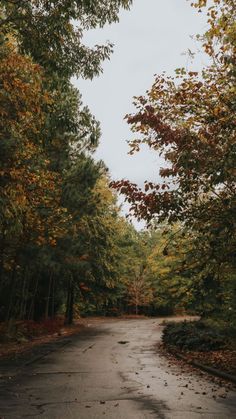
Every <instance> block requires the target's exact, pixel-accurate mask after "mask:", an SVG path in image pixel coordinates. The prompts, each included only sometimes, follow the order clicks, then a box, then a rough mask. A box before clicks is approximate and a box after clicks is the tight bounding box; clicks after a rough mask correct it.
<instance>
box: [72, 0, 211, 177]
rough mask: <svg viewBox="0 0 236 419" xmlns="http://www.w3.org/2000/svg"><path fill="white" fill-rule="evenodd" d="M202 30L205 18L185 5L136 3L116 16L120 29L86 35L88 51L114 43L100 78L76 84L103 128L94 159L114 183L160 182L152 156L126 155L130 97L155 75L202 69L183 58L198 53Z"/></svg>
mask: <svg viewBox="0 0 236 419" xmlns="http://www.w3.org/2000/svg"><path fill="white" fill-rule="evenodd" d="M205 30H206V19H205V17H204V15H203V14H199V13H197V11H196V10H195V9H193V8H191V6H190V1H188V0H134V4H133V6H132V8H131V10H130V11H122V12H121V13H120V22H119V23H117V24H113V25H110V26H106V27H105V28H103V29H98V30H92V31H89V32H88V33H87V34H86V37H85V39H84V41H85V42H86V43H87V44H88V45H94V44H99V43H104V42H106V41H107V40H109V41H111V42H112V43H114V53H113V54H112V56H111V59H110V61H106V62H104V65H103V69H104V71H103V74H102V75H101V76H100V77H98V78H95V79H94V80H92V81H84V80H77V81H75V85H76V86H77V87H78V88H79V90H80V91H81V93H82V96H83V102H84V103H85V104H87V105H88V106H89V108H90V110H91V112H92V113H93V114H94V115H95V117H96V118H97V119H98V120H99V121H100V123H101V129H102V138H101V142H100V146H99V149H98V152H97V156H98V158H101V159H103V160H104V161H105V163H106V165H107V166H108V168H109V170H110V174H111V177H112V178H113V179H122V178H128V179H130V180H131V181H133V182H136V183H138V184H139V185H141V184H142V183H143V182H144V181H145V180H155V179H156V180H157V179H158V171H159V168H160V165H162V162H161V161H160V160H159V159H158V157H157V156H156V155H155V153H153V152H150V151H149V150H148V149H146V150H143V151H142V152H141V153H138V154H136V155H135V156H130V155H128V154H127V153H128V150H129V148H128V145H127V142H126V141H127V140H129V139H131V138H132V137H133V134H132V133H131V132H130V129H129V126H128V125H127V123H126V122H125V121H124V116H125V114H127V113H129V112H132V111H133V110H134V107H133V106H132V101H133V99H132V98H133V96H139V95H142V94H145V92H146V90H148V89H149V88H150V87H151V85H152V83H153V81H154V74H159V73H161V72H162V71H166V72H167V73H169V74H173V73H174V69H175V68H177V67H186V68H187V69H193V68H194V69H200V68H202V67H203V66H204V64H205V62H204V56H202V55H200V56H199V58H197V59H196V60H195V61H194V63H191V60H190V59H189V58H188V56H187V55H186V54H185V52H186V51H187V50H188V49H190V50H191V51H196V50H197V49H198V47H199V46H198V45H197V43H196V41H194V40H193V39H191V35H194V34H197V33H203V32H204V31H205Z"/></svg>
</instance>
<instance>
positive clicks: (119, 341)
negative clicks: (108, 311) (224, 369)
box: [0, 319, 236, 419]
mask: <svg viewBox="0 0 236 419" xmlns="http://www.w3.org/2000/svg"><path fill="white" fill-rule="evenodd" d="M159 324H160V322H159V321H158V320H154V319H147V320H146V319H141V320H136V319H135V320H114V321H107V322H104V323H98V324H97V325H95V326H94V325H91V327H89V328H88V329H87V330H85V331H84V332H82V333H81V334H80V335H78V336H76V337H73V338H70V339H69V340H68V338H67V339H66V340H62V341H61V342H58V343H56V344H51V345H46V346H44V347H43V349H41V350H40V351H39V352H38V353H37V354H34V355H33V358H32V357H31V358H29V362H28V364H27V365H24V366H23V365H22V363H23V361H22V360H21V361H19V362H18V364H14V363H13V364H11V366H10V365H6V364H5V365H2V369H1V373H2V376H1V380H0V382H1V387H0V391H1V393H0V406H1V407H0V418H1V419H2V418H4V419H5V418H12V419H17V418H30V417H32V418H42V419H46V418H47V419H67V418H68V419H77V418H78V419H101V418H108V419H131V418H132V419H146V418H148V419H149V418H160V419H165V418H168V419H172V418H173V419H177V418H181V419H182V418H183V417H184V418H185V419H194V418H207V419H210V418H212V419H213V418H214V419H223V418H224V419H225V418H229V419H233V418H234V417H235V418H236V393H235V392H234V391H232V390H227V388H225V387H224V386H218V385H217V384H215V383H213V382H212V381H211V379H210V378H209V377H208V376H207V375H205V374H203V376H202V377H201V376H200V375H199V374H198V373H193V372H192V371H190V370H188V369H186V370H185V369H184V370H183V369H182V368H181V366H180V365H179V364H177V365H176V364H174V365H173V364H172V363H171V362H170V361H168V360H167V359H166V358H165V357H162V356H159V355H158V353H157V349H156V343H157V342H158V341H159V340H160V336H161V327H160V325H159ZM34 357H36V358H35V359H34ZM9 377H10V378H9Z"/></svg>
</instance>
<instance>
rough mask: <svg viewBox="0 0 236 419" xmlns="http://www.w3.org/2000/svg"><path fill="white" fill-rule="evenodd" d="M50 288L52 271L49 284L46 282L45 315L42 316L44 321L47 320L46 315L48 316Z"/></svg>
mask: <svg viewBox="0 0 236 419" xmlns="http://www.w3.org/2000/svg"><path fill="white" fill-rule="evenodd" d="M51 287H52V271H50V276H49V282H48V293H47V297H46V304H45V314H44V318H45V320H47V319H48V314H49V301H50V294H51Z"/></svg>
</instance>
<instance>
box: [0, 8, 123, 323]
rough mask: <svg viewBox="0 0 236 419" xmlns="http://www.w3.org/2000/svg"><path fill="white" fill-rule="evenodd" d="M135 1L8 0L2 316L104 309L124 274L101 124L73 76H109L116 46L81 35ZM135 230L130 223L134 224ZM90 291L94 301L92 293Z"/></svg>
mask: <svg viewBox="0 0 236 419" xmlns="http://www.w3.org/2000/svg"><path fill="white" fill-rule="evenodd" d="M130 4H131V1H129V0H109V1H107V2H99V1H92V2H91V1H74V0H73V1H72V0H71V1H70V0H66V1H65V0H59V1H57V2H55V1H50V0H19V1H14V2H13V1H7V0H6V1H5V0H3V1H1V6H0V18H1V23H0V27H1V33H0V61H1V64H0V79H1V84H0V107H1V108H0V188H1V189H0V320H2V321H7V320H9V319H10V318H15V319H36V320H37V319H40V318H43V317H44V318H47V317H48V316H52V317H53V316H54V315H55V313H58V311H60V310H63V311H64V313H65V315H66V320H67V322H69V323H70V322H72V319H73V310H74V306H75V303H76V302H78V301H85V300H86V301H88V300H89V301H90V302H91V304H92V305H96V306H97V309H98V308H99V307H100V306H101V305H103V304H107V302H108V301H109V299H110V298H112V297H113V295H114V293H115V289H116V286H117V284H118V283H119V280H120V273H119V269H118V267H119V266H118V265H119V258H120V250H119V240H120V237H122V235H123V234H124V233H123V230H122V229H124V230H125V229H126V228H129V226H128V224H127V223H125V222H124V221H123V220H122V219H121V217H120V216H119V214H118V207H117V205H116V202H115V198H114V196H113V195H112V193H111V192H110V190H109V187H108V176H107V169H106V168H105V166H104V164H103V162H96V161H95V160H94V158H93V153H94V151H95V150H96V147H97V146H98V142H99V137H100V128H99V123H98V122H97V121H96V120H95V118H94V117H93V116H92V115H91V113H90V111H89V109H88V108H87V107H86V106H83V103H82V99H81V96H80V93H79V91H78V90H77V89H76V88H75V87H74V86H73V84H72V83H71V78H72V76H77V77H83V78H93V77H94V76H96V75H98V74H99V73H100V72H101V66H102V62H103V60H104V59H107V58H109V56H110V53H111V52H112V45H110V44H107V45H101V46H95V47H94V48H89V47H87V46H86V45H84V44H83V42H82V38H83V32H84V31H85V30H88V29H90V28H96V27H102V26H103V25H105V24H106V23H111V22H114V21H117V20H118V13H119V10H120V9H121V8H129V6H130ZM127 226H128V227H127ZM88 295H89V297H88Z"/></svg>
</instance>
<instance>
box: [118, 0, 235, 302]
mask: <svg viewBox="0 0 236 419" xmlns="http://www.w3.org/2000/svg"><path fill="white" fill-rule="evenodd" d="M207 4H208V2H207V1H198V2H195V3H194V4H193V5H194V6H195V7H197V8H201V7H205V6H206V5H207ZM235 15H236V6H235V2H233V1H231V0H216V1H214V2H213V4H211V5H210V6H209V7H208V16H209V21H208V22H209V29H208V31H207V32H206V34H205V35H204V36H203V37H202V38H200V37H199V38H200V39H202V41H203V47H204V49H205V52H206V53H207V54H208V56H209V58H210V60H211V64H210V65H209V66H208V67H206V68H205V69H203V71H202V72H201V73H200V74H198V73H197V72H192V71H191V72H186V71H185V70H184V69H177V70H176V77H177V81H176V80H175V78H173V77H169V76H166V75H165V74H161V75H160V76H157V77H156V80H155V83H154V85H153V86H152V88H151V90H150V91H149V93H148V95H147V97H138V98H136V107H137V113H136V114H134V115H128V116H127V117H126V119H127V121H128V123H129V124H130V125H131V126H132V130H133V131H134V132H137V133H138V135H139V138H138V139H135V140H134V141H131V143H130V146H131V153H133V152H135V151H138V150H139V148H140V145H141V144H147V145H148V146H149V147H150V148H151V149H153V150H155V151H156V152H158V153H159V155H161V156H162V157H164V159H165V160H166V162H167V164H166V167H164V168H161V169H160V176H161V178H162V182H161V183H160V184H154V183H151V182H146V184H145V191H143V190H141V189H140V188H138V187H137V185H135V184H132V183H130V182H128V181H120V182H114V183H113V186H114V187H115V188H117V189H118V190H119V191H120V192H121V193H124V194H125V195H126V197H127V198H126V199H127V200H128V201H129V202H130V203H131V210H132V211H133V213H134V214H135V215H136V216H137V217H138V218H144V219H146V220H147V222H148V223H152V222H153V219H158V221H159V222H163V221H168V222H169V223H175V222H177V221H179V222H181V223H183V224H184V225H185V226H187V227H188V229H190V230H192V232H193V235H194V236H195V238H194V240H195V247H196V248H197V247H198V248H199V249H202V255H201V256H200V255H199V258H202V260H205V264H204V265H203V264H199V266H200V265H201V274H202V275H203V278H205V280H206V282H208V284H209V280H207V278H208V279H209V275H208V273H207V271H208V270H209V268H210V266H211V268H210V271H211V274H210V277H211V278H212V282H211V284H212V285H211V286H212V287H213V288H212V289H214V287H215V284H216V283H217V282H219V281H220V282H221V281H223V276H224V275H223V274H222V272H225V270H227V272H229V271H230V272H231V278H232V279H233V278H235V249H236V229H235V213H236V193H235V192H236V184H235V163H236V138H235V103H236V101H235V85H236V71H235V62H236V39H235V17H236V16H235ZM197 243H198V244H197ZM204 254H207V256H206V257H204V259H203V255H204ZM210 260H211V263H209V261H210ZM206 267H207V268H206ZM204 272H205V273H204ZM220 288H221V287H220ZM232 298H233V299H234V300H235V297H232Z"/></svg>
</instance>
